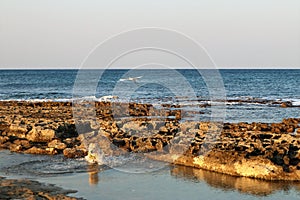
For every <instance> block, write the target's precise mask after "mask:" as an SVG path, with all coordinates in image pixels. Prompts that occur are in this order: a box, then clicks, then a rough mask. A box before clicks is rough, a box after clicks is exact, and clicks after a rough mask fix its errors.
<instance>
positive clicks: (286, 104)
mask: <svg viewBox="0 0 300 200" xmlns="http://www.w3.org/2000/svg"><path fill="white" fill-rule="evenodd" d="M280 107H281V108H288V107H293V103H292V102H289V101H288V102H283V103H281V105H280Z"/></svg>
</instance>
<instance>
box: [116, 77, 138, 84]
mask: <svg viewBox="0 0 300 200" xmlns="http://www.w3.org/2000/svg"><path fill="white" fill-rule="evenodd" d="M142 77H143V76H137V77H128V78H121V79H120V81H133V82H134V83H137V80H138V79H140V78H142Z"/></svg>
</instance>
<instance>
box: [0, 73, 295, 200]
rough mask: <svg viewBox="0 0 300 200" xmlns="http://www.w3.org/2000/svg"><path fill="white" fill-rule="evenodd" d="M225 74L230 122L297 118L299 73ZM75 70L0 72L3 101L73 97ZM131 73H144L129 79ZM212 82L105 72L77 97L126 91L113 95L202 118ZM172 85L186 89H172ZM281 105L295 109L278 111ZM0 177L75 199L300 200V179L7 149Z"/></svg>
mask: <svg viewBox="0 0 300 200" xmlns="http://www.w3.org/2000/svg"><path fill="white" fill-rule="evenodd" d="M95 74H97V73H95V71H92V70H91V71H86V72H85V75H86V77H87V79H86V81H83V82H80V84H82V85H84V84H87V86H88V84H89V82H93V79H95ZM174 74H175V75H176V76H177V77H174V76H175V75H174ZM220 74H221V77H222V80H223V83H224V91H225V92H226V93H225V94H226V97H225V98H226V99H227V100H228V102H227V103H226V118H225V121H230V122H236V121H247V122H252V121H261V122H279V121H281V120H282V119H283V118H288V117H298V118H299V117H300V108H299V107H298V106H299V105H300V87H299V86H300V70H220ZM76 75H77V70H0V100H28V101H68V100H71V99H74V96H73V89H74V83H75V82H76V81H77V80H78V79H76ZM129 77H140V78H138V79H136V80H135V81H130V80H125V79H127V78H129ZM149 77H151V78H149ZM96 78H97V77H96ZM216 80H217V79H216ZM183 81H184V82H185V84H183ZM158 83H159V84H158ZM207 84H209V83H207V82H205V81H204V80H203V78H201V76H199V74H198V73H197V71H195V70H178V71H176V73H174V71H173V72H172V71H169V70H136V71H133V72H130V71H128V70H107V71H105V72H104V73H103V75H102V77H101V79H100V81H99V82H97V84H96V87H95V88H96V89H95V90H94V91H92V93H93V94H92V95H90V93H89V92H87V93H86V94H87V95H85V94H84V95H82V97H78V96H76V98H83V99H92V100H97V101H101V100H102V99H101V97H103V96H108V95H117V94H125V95H124V96H122V95H117V96H118V99H114V100H116V101H136V102H151V103H153V104H159V103H165V102H167V103H174V104H181V105H183V109H186V110H196V111H199V114H197V113H196V114H194V115H191V116H188V117H189V118H193V117H195V119H204V120H205V119H208V118H209V116H210V113H211V110H210V107H199V105H202V104H207V103H211V102H210V101H211V96H210V95H211V92H210V91H209V89H207ZM132 86H134V87H132ZM187 86H188V87H187ZM132 88H134V89H132ZM174 88H176V89H177V90H176V91H183V92H182V93H178V94H174ZM121 90H122V91H121ZM120 91H121V92H120ZM91 96H92V97H91ZM222 98H223V97H222ZM219 100H220V101H224V100H225V99H219ZM283 102H290V103H291V105H292V106H293V107H290V108H281V107H280V104H281V103H283ZM0 176H6V177H14V178H19V177H26V178H32V179H36V180H39V181H42V182H47V183H53V184H57V185H59V186H62V187H64V188H69V189H75V190H78V191H79V192H78V193H77V194H75V196H78V197H85V198H87V199H171V200H174V199H222V200H223V199H233V200H234V199H289V200H292V199H300V183H295V182H292V183H291V182H268V181H259V180H254V179H248V178H237V177H231V176H226V175H221V174H216V173H212V172H207V171H203V170H199V169H193V168H188V167H180V166H172V165H171V166H169V165H167V166H166V167H164V168H163V169H161V170H158V171H154V172H151V173H141V174H139V173H136V174H132V173H124V172H120V171H117V170H115V169H109V168H107V167H104V166H91V165H88V164H87V163H86V162H85V161H84V160H68V159H64V158H63V157H61V156H53V157H49V156H34V155H23V154H14V153H9V152H8V151H0Z"/></svg>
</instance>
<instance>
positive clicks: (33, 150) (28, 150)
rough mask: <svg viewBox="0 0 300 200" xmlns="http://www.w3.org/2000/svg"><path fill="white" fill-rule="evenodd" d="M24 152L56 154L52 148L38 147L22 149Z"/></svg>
mask: <svg viewBox="0 0 300 200" xmlns="http://www.w3.org/2000/svg"><path fill="white" fill-rule="evenodd" d="M24 153H28V154H42V155H54V154H57V151H56V150H55V149H54V148H46V149H43V148H39V147H35V146H34V147H32V148H30V149H27V150H26V151H24Z"/></svg>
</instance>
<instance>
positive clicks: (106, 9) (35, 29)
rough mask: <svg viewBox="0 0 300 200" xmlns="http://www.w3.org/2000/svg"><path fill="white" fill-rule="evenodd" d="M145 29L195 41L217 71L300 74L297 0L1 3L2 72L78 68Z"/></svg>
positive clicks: (20, 0) (18, 0)
mask: <svg viewBox="0 0 300 200" xmlns="http://www.w3.org/2000/svg"><path fill="white" fill-rule="evenodd" d="M143 27H159V28H165V29H171V30H175V31H178V32H181V33H183V34H185V35H187V36H189V37H191V38H193V39H194V40H195V41H197V42H198V43H199V44H201V45H202V46H203V47H204V48H205V49H206V51H207V52H208V53H209V55H210V57H211V58H212V59H213V60H214V62H215V63H216V65H217V66H218V67H219V68H300V1H299V0H151V1H150V0H105V1H104V0H0V68H42V69H44V68H59V69H62V68H79V67H80V65H81V63H82V62H83V60H84V59H85V58H86V56H87V55H88V54H89V52H90V51H91V50H93V49H94V48H95V47H96V46H97V45H98V44H99V43H101V42H103V41H105V40H106V39H108V38H110V37H112V36H113V35H116V34H118V33H120V32H124V31H128V30H132V29H137V28H143ZM129 42H130V41H129ZM124 62H125V61H124ZM129 65H130V62H128V63H127V66H129ZM174 65H175V64H174ZM177 65H179V64H178V63H177Z"/></svg>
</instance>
